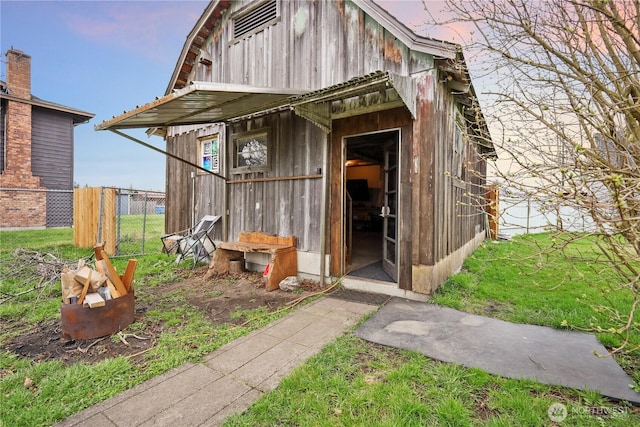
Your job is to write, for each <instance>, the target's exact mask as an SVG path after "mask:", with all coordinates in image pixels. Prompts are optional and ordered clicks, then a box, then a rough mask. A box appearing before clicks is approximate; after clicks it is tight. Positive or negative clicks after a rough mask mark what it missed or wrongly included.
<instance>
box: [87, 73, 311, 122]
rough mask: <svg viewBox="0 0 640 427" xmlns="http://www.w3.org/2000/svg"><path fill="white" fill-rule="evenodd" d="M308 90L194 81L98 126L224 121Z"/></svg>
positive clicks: (271, 106)
mask: <svg viewBox="0 0 640 427" xmlns="http://www.w3.org/2000/svg"><path fill="white" fill-rule="evenodd" d="M306 92H307V91H305V90H299V89H283V88H268V87H256V86H247V85H238V84H227V83H211V82H193V83H191V84H189V85H188V86H185V87H184V88H182V89H180V90H177V91H175V92H173V93H171V94H169V95H166V96H163V97H162V98H158V99H156V100H155V101H152V102H149V103H147V104H145V105H143V106H140V107H137V108H135V109H133V110H131V111H127V112H125V113H123V114H121V115H120V116H117V117H114V118H112V119H111V120H105V121H104V122H102V123H100V124H98V125H96V126H95V129H96V130H107V129H132V128H153V127H168V126H179V125H192V124H202V123H216V122H224V121H226V120H229V119H233V118H236V117H242V116H245V115H248V114H252V113H256V112H260V111H267V110H271V109H274V108H279V107H282V106H284V105H287V104H288V98H289V97H290V96H294V95H300V94H303V93H306Z"/></svg>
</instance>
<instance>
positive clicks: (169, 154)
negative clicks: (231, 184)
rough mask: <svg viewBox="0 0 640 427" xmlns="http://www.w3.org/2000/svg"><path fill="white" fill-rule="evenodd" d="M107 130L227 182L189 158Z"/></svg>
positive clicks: (117, 131) (113, 130) (116, 131)
mask: <svg viewBox="0 0 640 427" xmlns="http://www.w3.org/2000/svg"><path fill="white" fill-rule="evenodd" d="M109 130H110V131H111V132H113V133H115V134H117V135H120V136H121V137H123V138H127V139H129V140H131V141H133V142H135V143H137V144H140V145H142V146H143V147H147V148H149V149H151V150H153V151H157V152H158V153H160V154H164V155H165V156H167V157H171V158H172V159H176V160H178V161H180V162H182V163H185V164H187V165H189V166H193V167H194V168H196V169H198V170H201V171H204V172H207V173H208V174H211V175H213V176H215V177H217V178H220V179H222V180H223V181H224V182H225V183H226V182H227V178H225V177H224V176H222V175H220V174H217V173H215V172H211V171H210V170H208V169H205V168H203V167H202V166H198V165H196V164H195V163H192V162H190V161H189V160H185V159H183V158H182V157H178V156H176V155H175V154H171V153H169V152H168V151H165V150H161V149H160V148H158V147H154V146H153V145H151V144H147V143H146V142H144V141H141V140H139V139H138V138H135V137H133V136H131V135H127V134H126V133H123V132H120V131H119V130H116V129H109Z"/></svg>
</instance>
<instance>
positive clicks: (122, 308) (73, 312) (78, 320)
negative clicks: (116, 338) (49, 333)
mask: <svg viewBox="0 0 640 427" xmlns="http://www.w3.org/2000/svg"><path fill="white" fill-rule="evenodd" d="M134 302H135V298H134V295H133V292H129V293H128V294H126V295H124V296H121V297H120V298H115V299H110V300H107V301H105V305H104V306H102V307H96V308H89V307H84V306H82V305H78V304H64V303H63V304H62V305H61V306H60V313H61V316H62V336H63V337H65V338H66V339H76V340H88V339H92V338H99V337H104V336H106V335H111V334H114V333H116V332H119V331H121V330H123V329H124V328H126V327H127V326H129V325H130V324H131V322H133V320H134V312H135V308H134Z"/></svg>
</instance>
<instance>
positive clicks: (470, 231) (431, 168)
mask: <svg viewBox="0 0 640 427" xmlns="http://www.w3.org/2000/svg"><path fill="white" fill-rule="evenodd" d="M418 87H419V92H420V95H419V101H418V118H417V120H416V121H415V122H414V135H415V139H414V148H413V150H414V158H415V159H416V164H415V165H414V170H413V171H412V173H413V181H414V184H413V195H414V204H413V212H414V215H413V221H414V223H413V226H414V229H415V230H418V232H417V233H416V234H415V240H414V241H413V258H414V263H415V264H421V265H434V264H436V263H437V262H438V261H440V260H442V259H444V258H445V257H447V256H448V255H450V254H451V253H453V252H454V251H456V250H457V249H459V248H461V247H462V246H463V245H464V244H466V243H467V242H469V241H470V240H471V239H473V237H474V236H475V235H476V234H477V233H479V232H481V231H482V230H484V229H485V217H484V215H483V211H482V208H481V204H482V202H481V200H480V198H481V197H483V194H484V191H485V189H484V187H483V186H484V178H483V176H484V173H485V171H486V164H485V161H484V160H483V159H482V158H481V157H480V156H479V155H478V153H477V152H476V150H475V148H474V147H473V146H471V145H467V147H466V150H465V154H466V158H465V159H463V163H464V165H465V167H464V170H463V176H462V180H457V179H455V178H454V177H453V176H454V175H455V172H454V171H455V162H454V140H455V126H456V124H455V117H456V105H455V102H454V99H453V95H452V94H451V91H450V90H448V89H447V88H446V86H445V85H444V84H442V83H438V82H434V76H433V75H431V74H427V75H424V76H422V77H420V78H418ZM468 142H469V141H467V143H468ZM473 171H478V172H480V174H477V173H474V172H473Z"/></svg>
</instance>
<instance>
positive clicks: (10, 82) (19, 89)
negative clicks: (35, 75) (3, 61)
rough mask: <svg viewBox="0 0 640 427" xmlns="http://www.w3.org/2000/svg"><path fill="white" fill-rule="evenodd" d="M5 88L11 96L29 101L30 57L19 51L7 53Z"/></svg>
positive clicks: (12, 50)
mask: <svg viewBox="0 0 640 427" xmlns="http://www.w3.org/2000/svg"><path fill="white" fill-rule="evenodd" d="M7 87H8V88H9V90H10V91H11V92H10V94H11V95H13V96H17V97H18V98H24V99H31V57H30V56H29V55H27V54H26V53H24V52H22V51H21V50H16V49H10V50H8V51H7Z"/></svg>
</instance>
